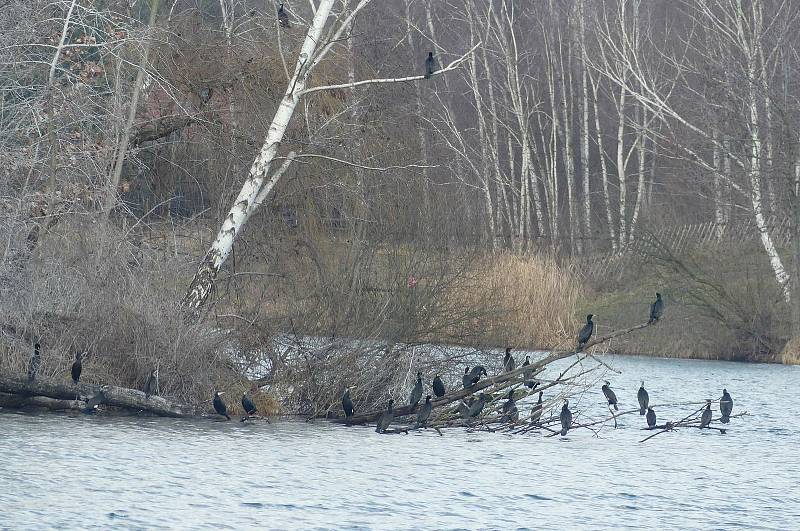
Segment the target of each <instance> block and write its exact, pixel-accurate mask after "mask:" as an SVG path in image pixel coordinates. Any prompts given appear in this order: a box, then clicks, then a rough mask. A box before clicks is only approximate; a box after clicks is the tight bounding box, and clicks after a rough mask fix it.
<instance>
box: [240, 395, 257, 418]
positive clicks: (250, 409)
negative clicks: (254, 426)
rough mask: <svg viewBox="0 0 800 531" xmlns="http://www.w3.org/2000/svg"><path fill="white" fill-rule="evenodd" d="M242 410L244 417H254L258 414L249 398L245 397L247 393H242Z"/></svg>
mask: <svg viewBox="0 0 800 531" xmlns="http://www.w3.org/2000/svg"><path fill="white" fill-rule="evenodd" d="M242 409H243V410H244V412H245V414H246V415H255V414H256V413H258V408H257V407H256V405H255V404H254V403H253V401H252V400H250V397H248V396H247V393H242Z"/></svg>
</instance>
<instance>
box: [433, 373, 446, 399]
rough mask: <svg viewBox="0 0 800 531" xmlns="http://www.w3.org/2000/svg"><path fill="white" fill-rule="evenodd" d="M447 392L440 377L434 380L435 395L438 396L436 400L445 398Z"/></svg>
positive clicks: (437, 376)
mask: <svg viewBox="0 0 800 531" xmlns="http://www.w3.org/2000/svg"><path fill="white" fill-rule="evenodd" d="M445 392H446V391H445V389H444V382H442V379H441V378H439V375H436V377H435V378H434V379H433V394H435V395H436V398H441V397H443V396H444V394H445Z"/></svg>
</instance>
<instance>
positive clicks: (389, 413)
mask: <svg viewBox="0 0 800 531" xmlns="http://www.w3.org/2000/svg"><path fill="white" fill-rule="evenodd" d="M393 405H394V400H392V399H391V398H390V399H389V404H388V405H387V406H386V411H384V412H383V415H381V418H379V419H378V425H377V426H376V427H375V431H376V432H377V433H384V432H385V431H386V428H388V427H389V424H391V423H392V421H393V420H394V410H393V409H392V406H393Z"/></svg>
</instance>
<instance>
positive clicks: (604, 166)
mask: <svg viewBox="0 0 800 531" xmlns="http://www.w3.org/2000/svg"><path fill="white" fill-rule="evenodd" d="M589 75H590V77H591V73H590V74H589ZM590 81H591V84H592V105H593V111H594V129H595V133H596V135H597V137H596V138H597V151H598V154H599V157H600V176H601V178H602V182H603V199H604V201H605V206H606V222H607V223H608V236H609V238H610V239H611V250H612V251H613V252H614V253H615V254H616V253H617V252H618V250H619V248H618V247H617V234H616V231H615V230H614V215H613V214H612V213H611V194H610V193H609V191H608V163H607V162H606V151H605V149H604V148H603V130H602V129H601V128H600V114H599V109H598V104H597V83H595V81H594V79H590Z"/></svg>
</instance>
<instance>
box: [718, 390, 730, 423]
mask: <svg viewBox="0 0 800 531" xmlns="http://www.w3.org/2000/svg"><path fill="white" fill-rule="evenodd" d="M732 412H733V398H731V395H730V394H728V390H727V389H723V390H722V398H720V399H719V414H720V419H719V421H720V422H722V423H723V424H727V423H729V422H730V421H731V413H732Z"/></svg>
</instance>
